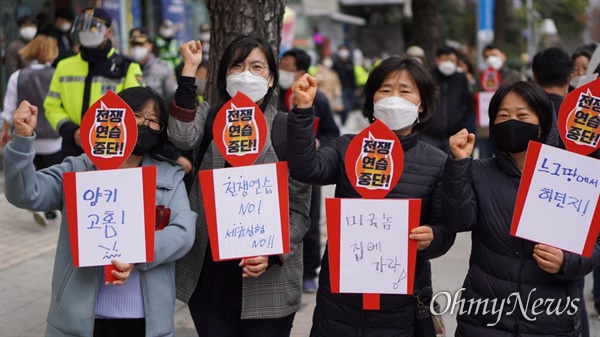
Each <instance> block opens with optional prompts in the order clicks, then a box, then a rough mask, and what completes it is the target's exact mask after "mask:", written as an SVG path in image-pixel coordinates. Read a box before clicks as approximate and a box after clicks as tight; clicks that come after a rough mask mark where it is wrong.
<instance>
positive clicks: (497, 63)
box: [485, 55, 504, 70]
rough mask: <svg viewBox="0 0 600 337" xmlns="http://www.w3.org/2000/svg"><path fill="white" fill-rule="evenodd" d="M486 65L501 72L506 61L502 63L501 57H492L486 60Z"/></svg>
mask: <svg viewBox="0 0 600 337" xmlns="http://www.w3.org/2000/svg"><path fill="white" fill-rule="evenodd" d="M485 64H486V65H487V66H488V67H492V68H494V69H496V70H500V68H502V65H503V64H504V61H502V59H501V58H500V57H499V56H495V55H492V56H490V57H488V58H486V59H485Z"/></svg>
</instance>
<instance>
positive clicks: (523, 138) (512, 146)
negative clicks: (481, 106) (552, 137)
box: [491, 119, 540, 153]
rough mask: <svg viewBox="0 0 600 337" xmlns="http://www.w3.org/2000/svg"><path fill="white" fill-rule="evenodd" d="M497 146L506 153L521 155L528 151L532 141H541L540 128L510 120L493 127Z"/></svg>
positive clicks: (535, 125) (536, 125) (493, 135)
mask: <svg viewBox="0 0 600 337" xmlns="http://www.w3.org/2000/svg"><path fill="white" fill-rule="evenodd" d="M491 131H492V137H493V140H494V143H495V145H496V146H497V147H498V148H499V149H500V150H502V151H504V152H509V153H519V152H523V151H525V150H527V145H528V144H529V141H530V140H539V132H540V126H539V125H538V124H531V123H526V122H521V121H519V120H516V119H510V120H508V121H506V122H502V123H497V124H494V125H492V129H491Z"/></svg>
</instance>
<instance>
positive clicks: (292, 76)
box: [279, 48, 340, 293]
mask: <svg viewBox="0 0 600 337" xmlns="http://www.w3.org/2000/svg"><path fill="white" fill-rule="evenodd" d="M309 67H310V56H309V55H308V53H307V52H305V51H303V50H301V49H297V48H293V49H290V50H288V51H286V52H285V53H283V56H282V57H281V61H280V63H279V87H280V90H279V111H286V112H289V111H291V110H292V109H293V107H294V104H293V99H294V94H293V93H292V84H293V83H294V82H295V81H296V80H298V79H299V78H300V77H302V76H303V75H304V74H306V73H308V68H309ZM314 108H315V119H316V120H318V122H315V123H316V124H318V125H317V127H316V128H315V132H316V135H317V136H316V140H315V141H316V143H315V146H316V148H317V149H318V148H320V147H322V146H325V145H327V144H328V143H329V142H330V141H332V140H333V139H334V138H337V137H338V136H339V135H340V130H339V129H338V127H337V125H336V124H335V120H334V119H333V113H332V112H331V107H330V106H329V101H328V100H327V97H325V95H324V94H323V93H321V92H320V91H317V92H316V94H315V99H314ZM310 198H311V199H310V228H309V229H308V232H306V235H304V239H303V240H302V242H303V245H304V255H303V258H302V261H303V264H304V277H303V282H302V289H303V290H304V291H305V292H309V293H313V292H316V291H317V283H316V278H317V276H318V274H317V270H318V269H319V266H320V265H321V230H320V228H319V226H320V222H321V186H318V185H313V186H312V192H311V196H310Z"/></svg>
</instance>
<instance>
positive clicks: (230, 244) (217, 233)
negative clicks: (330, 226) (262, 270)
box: [199, 162, 289, 261]
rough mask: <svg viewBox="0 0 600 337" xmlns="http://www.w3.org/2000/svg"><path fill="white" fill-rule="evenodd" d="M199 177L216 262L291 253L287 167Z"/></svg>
mask: <svg viewBox="0 0 600 337" xmlns="http://www.w3.org/2000/svg"><path fill="white" fill-rule="evenodd" d="M199 174H200V179H201V183H200V185H201V189H202V196H203V199H204V206H205V210H206V220H207V225H208V233H209V239H210V244H211V250H212V254H213V258H214V260H215V261H218V260H229V259H235V258H243V257H251V256H264V255H277V254H285V253H288V252H289V220H288V219H289V213H288V212H289V207H288V203H289V202H288V183H287V179H288V177H287V163H285V162H280V163H273V164H264V165H253V166H240V167H229V168H224V169H218V170H208V171H201V172H200V173H199Z"/></svg>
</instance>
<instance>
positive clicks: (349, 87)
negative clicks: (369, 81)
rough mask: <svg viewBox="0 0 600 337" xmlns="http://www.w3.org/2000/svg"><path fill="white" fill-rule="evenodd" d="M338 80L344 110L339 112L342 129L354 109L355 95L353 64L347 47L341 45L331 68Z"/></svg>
mask: <svg viewBox="0 0 600 337" xmlns="http://www.w3.org/2000/svg"><path fill="white" fill-rule="evenodd" d="M332 69H333V70H334V71H335V72H336V73H337V75H338V77H339V78H340V83H341V84H342V103H343V104H344V110H342V112H341V117H342V118H341V122H342V127H343V126H344V125H346V120H347V119H348V115H349V114H350V112H351V111H352V108H353V107H354V100H355V99H356V95H355V93H354V91H355V90H356V76H355V74H354V62H353V61H352V59H351V58H350V49H348V46H345V45H341V46H340V48H339V49H338V52H337V57H335V58H334V59H333V68H332Z"/></svg>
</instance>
